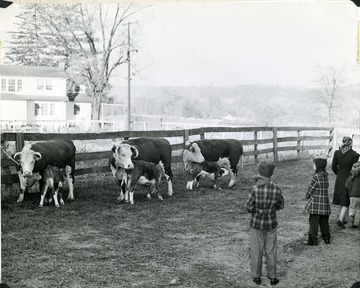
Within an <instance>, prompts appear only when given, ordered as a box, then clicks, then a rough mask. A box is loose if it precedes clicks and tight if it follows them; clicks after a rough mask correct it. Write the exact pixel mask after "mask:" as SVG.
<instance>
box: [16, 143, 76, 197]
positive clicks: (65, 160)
mask: <svg viewBox="0 0 360 288" xmlns="http://www.w3.org/2000/svg"><path fill="white" fill-rule="evenodd" d="M75 151H76V148H75V145H74V143H73V142H72V141H71V140H67V139H57V140H49V141H44V142H38V143H35V144H28V145H25V146H24V148H23V149H22V151H21V152H18V153H15V154H14V156H13V158H14V159H15V161H17V162H18V163H19V165H18V175H19V179H20V190H21V191H20V195H19V198H18V200H17V202H22V201H23V200H24V192H25V191H26V190H27V188H28V185H29V183H28V180H29V179H32V178H33V175H34V173H39V174H40V177H41V179H40V180H39V184H40V191H42V189H43V178H44V175H43V174H44V171H45V169H46V168H47V167H48V165H52V166H55V167H58V168H59V169H61V168H66V172H67V173H66V179H67V182H68V185H69V196H68V199H70V200H74V172H75Z"/></svg>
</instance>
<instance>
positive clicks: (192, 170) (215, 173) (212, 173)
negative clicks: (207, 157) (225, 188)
mask: <svg viewBox="0 0 360 288" xmlns="http://www.w3.org/2000/svg"><path fill="white" fill-rule="evenodd" d="M183 153H184V154H186V153H190V152H189V150H184V151H183ZM184 154H183V159H186V156H185V155H184ZM185 171H186V174H187V175H188V176H189V177H190V180H188V182H187V184H186V189H189V190H192V189H193V186H194V185H196V186H199V180H200V176H203V177H205V176H207V177H209V178H210V179H211V180H212V181H213V182H214V189H221V187H220V186H219V183H218V180H219V178H220V177H221V176H223V175H227V174H228V173H229V172H230V171H231V167H230V161H229V159H228V158H220V159H219V160H218V161H217V162H212V161H204V162H202V163H197V162H192V161H186V162H185Z"/></svg>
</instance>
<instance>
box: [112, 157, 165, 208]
mask: <svg viewBox="0 0 360 288" xmlns="http://www.w3.org/2000/svg"><path fill="white" fill-rule="evenodd" d="M133 164H134V167H133V168H132V169H124V168H116V172H115V179H116V180H117V181H118V182H119V185H120V197H119V198H118V200H120V201H123V200H125V202H126V203H128V202H130V204H134V190H135V188H136V186H137V185H138V184H139V185H143V186H145V187H146V189H147V191H148V192H147V197H148V199H151V194H156V195H157V197H158V198H159V199H160V200H163V198H162V196H161V194H160V193H159V185H160V181H161V177H162V176H164V175H165V170H164V165H163V164H162V162H161V161H160V162H159V164H154V163H151V162H148V161H143V160H133ZM124 198H125V199H124Z"/></svg>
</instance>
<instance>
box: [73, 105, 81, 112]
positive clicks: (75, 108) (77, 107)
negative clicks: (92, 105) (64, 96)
mask: <svg viewBox="0 0 360 288" xmlns="http://www.w3.org/2000/svg"><path fill="white" fill-rule="evenodd" d="M79 114H80V106H79V105H76V104H74V115H79Z"/></svg>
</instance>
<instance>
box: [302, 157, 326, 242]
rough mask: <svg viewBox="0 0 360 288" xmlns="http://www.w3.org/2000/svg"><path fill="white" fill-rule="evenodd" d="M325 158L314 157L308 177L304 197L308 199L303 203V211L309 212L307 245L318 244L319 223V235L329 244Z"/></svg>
mask: <svg viewBox="0 0 360 288" xmlns="http://www.w3.org/2000/svg"><path fill="white" fill-rule="evenodd" d="M326 164H327V159H325V158H320V157H318V158H316V159H314V170H315V173H314V174H313V175H312V177H311V179H310V184H309V187H308V190H307V192H306V196H305V198H306V199H308V201H307V203H306V205H305V211H308V212H309V213H310V216H309V236H308V240H307V244H308V245H318V238H317V235H318V230H319V225H320V230H321V236H322V238H323V239H324V242H325V244H330V227H329V215H330V213H331V212H330V202H329V194H328V189H329V180H328V175H329V174H328V173H327V172H326Z"/></svg>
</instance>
